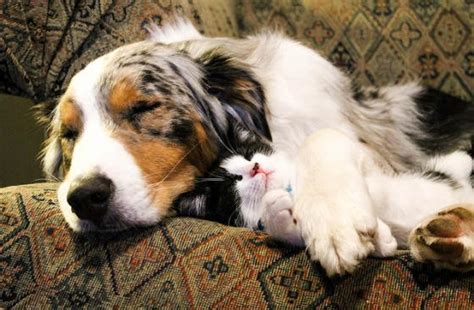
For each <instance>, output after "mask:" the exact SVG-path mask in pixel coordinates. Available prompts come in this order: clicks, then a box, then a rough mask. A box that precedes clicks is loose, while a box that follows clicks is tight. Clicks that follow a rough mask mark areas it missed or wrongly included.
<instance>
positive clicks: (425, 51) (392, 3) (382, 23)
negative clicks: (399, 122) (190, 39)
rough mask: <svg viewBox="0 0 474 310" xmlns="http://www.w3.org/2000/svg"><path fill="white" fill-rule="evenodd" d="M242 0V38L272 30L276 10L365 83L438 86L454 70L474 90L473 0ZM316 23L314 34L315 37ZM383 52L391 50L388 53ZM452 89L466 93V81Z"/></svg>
mask: <svg viewBox="0 0 474 310" xmlns="http://www.w3.org/2000/svg"><path fill="white" fill-rule="evenodd" d="M471 2H472V1H471ZM238 3H239V4H238V7H237V14H238V15H237V17H238V22H239V29H240V30H241V33H240V35H241V36H245V35H249V34H253V33H255V32H258V31H259V30H260V29H262V28H270V29H273V22H272V23H270V19H269V16H278V19H279V20H280V21H282V22H280V24H281V26H280V29H282V28H283V31H286V32H287V33H290V35H291V36H292V37H294V38H296V39H297V40H299V41H302V42H303V43H306V44H307V45H309V46H312V47H314V48H316V49H318V51H319V52H320V53H321V54H322V55H323V56H326V57H327V58H329V59H330V60H331V61H332V62H333V63H335V64H337V65H338V66H340V67H341V68H343V69H344V70H345V71H346V72H349V73H350V74H351V76H352V77H353V78H354V79H355V80H356V81H357V82H358V83H360V84H361V85H362V86H380V85H382V84H383V83H386V82H388V83H390V84H393V83H395V82H397V81H407V80H409V79H420V80H422V82H423V83H425V84H427V85H430V86H432V87H438V86H439V85H440V82H441V79H442V78H443V77H444V76H445V75H446V74H447V73H454V72H455V73H457V74H458V75H459V78H460V79H461V80H462V81H463V83H464V84H466V85H468V86H469V87H468V88H470V89H474V82H473V81H472V76H473V75H474V73H473V72H474V71H473V70H471V68H472V65H471V58H472V57H471V54H473V53H474V51H473V50H472V47H471V46H472V44H470V42H474V31H473V28H472V26H471V25H472V10H470V8H471V7H472V5H470V4H469V3H470V2H469V1H467V2H466V1H464V0H450V1H441V0H410V1H408V0H360V1H315V2H314V1H297V2H292V1H272V2H271V4H269V3H268V4H266V5H265V4H264V3H263V2H259V1H253V0H240V1H238ZM302 7H303V9H304V11H303V13H302V12H301V10H302ZM263 15H265V16H263ZM283 21H284V22H283ZM285 27H287V28H285ZM313 29H316V30H317V31H316V34H317V35H315V36H310V35H309V34H313V32H314V31H315V30H313ZM326 29H330V30H331V31H329V32H326ZM310 31H313V32H310ZM329 36H330V38H329ZM382 42H385V43H382ZM387 44H388V46H387ZM384 51H387V52H388V54H387V57H384V55H383V52H384ZM389 61H394V62H393V63H389ZM387 68H388V71H385V70H386V69H387ZM470 79H471V80H470ZM450 89H451V90H453V91H460V92H461V93H456V92H454V93H451V94H452V95H455V96H463V97H466V92H465V89H464V88H463V87H455V88H450Z"/></svg>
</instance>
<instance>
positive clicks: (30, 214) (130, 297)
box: [0, 184, 474, 309]
mask: <svg viewBox="0 0 474 310" xmlns="http://www.w3.org/2000/svg"><path fill="white" fill-rule="evenodd" d="M56 186H57V185H55V184H37V185H26V186H19V187H10V188H4V189H1V190H0V227H1V230H0V307H6V308H10V307H11V308H18V309H25V308H32V307H34V308H36V309H45V308H78V307H79V308H81V307H84V306H89V307H91V308H101V309H102V308H107V309H110V308H115V307H116V308H133V309H136V308H139V307H145V308H151V307H154V308H156V309H187V308H190V309H209V308H213V309H242V308H244V309H247V308H253V309H266V308H277V309H287V308H295V309H302V308H315V307H318V308H331V309H348V308H350V309H353V308H367V307H369V308H379V307H382V306H383V307H385V308H390V309H391V308H397V309H410V308H428V309H430V308H433V307H436V308H443V309H452V308H457V309H468V308H469V307H471V306H472V300H473V298H474V295H473V294H474V274H473V273H470V274H454V273H450V272H445V271H443V272H436V271H435V270H433V268H432V267H431V266H429V265H423V264H418V263H415V262H414V261H413V260H412V259H411V258H410V256H409V255H408V254H406V253H401V254H400V255H398V256H396V257H394V258H390V259H374V258H369V259H367V260H366V261H364V262H363V263H362V264H361V266H360V268H359V269H357V270H356V271H355V272H354V274H353V275H350V276H344V277H336V278H331V279H330V278H328V277H326V276H325V274H324V271H323V270H322V269H321V267H320V266H319V265H318V264H315V263H311V261H310V260H309V257H308V256H307V254H305V252H304V251H303V250H300V249H295V248H288V247H283V246H281V245H277V244H272V243H270V242H269V240H268V238H267V236H266V235H265V234H263V233H258V232H253V231H249V230H246V229H243V228H235V227H227V226H224V225H220V224H216V223H212V222H208V221H203V220H196V219H191V218H173V219H169V220H166V221H164V222H163V223H162V224H160V225H156V226H154V227H151V228H148V229H137V230H132V231H127V232H123V233H120V234H116V235H103V234H101V235H77V234H74V233H72V232H71V230H70V229H69V228H68V227H67V224H66V223H65V222H64V220H63V217H62V214H61V212H60V210H59V207H58V205H57V200H56Z"/></svg>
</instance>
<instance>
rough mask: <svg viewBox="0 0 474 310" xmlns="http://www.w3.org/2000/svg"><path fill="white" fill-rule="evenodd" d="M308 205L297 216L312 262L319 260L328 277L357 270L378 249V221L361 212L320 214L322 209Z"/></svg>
mask: <svg viewBox="0 0 474 310" xmlns="http://www.w3.org/2000/svg"><path fill="white" fill-rule="evenodd" d="M308 202H309V203H306V204H307V205H305V206H299V207H298V214H295V217H296V219H297V220H298V222H299V225H300V227H301V232H302V236H303V239H304V242H305V245H306V247H307V249H308V251H309V254H310V255H311V259H312V260H315V261H319V262H320V264H321V266H322V267H323V268H324V269H325V270H326V273H327V274H328V276H333V275H336V274H340V275H342V274H345V273H350V272H352V271H354V269H355V268H356V267H357V265H358V264H359V262H360V261H361V260H362V259H364V258H366V257H367V256H368V255H369V254H370V253H372V252H373V251H374V250H375V247H374V237H375V233H376V229H377V221H376V218H375V217H374V216H373V215H372V214H371V213H370V212H369V211H368V210H360V209H352V210H348V212H342V213H341V212H334V213H333V214H331V213H325V214H322V213H321V212H318V211H317V210H318V208H319V207H320V206H318V205H317V204H315V203H313V202H311V201H308ZM325 210H327V211H329V212H330V211H331V208H329V207H328V208H325ZM333 210H338V211H341V209H337V208H333ZM342 210H344V209H342ZM346 210H347V209H346Z"/></svg>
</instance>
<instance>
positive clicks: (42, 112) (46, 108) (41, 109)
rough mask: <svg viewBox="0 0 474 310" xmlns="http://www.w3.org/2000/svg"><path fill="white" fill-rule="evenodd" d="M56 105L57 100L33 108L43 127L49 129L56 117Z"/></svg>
mask: <svg viewBox="0 0 474 310" xmlns="http://www.w3.org/2000/svg"><path fill="white" fill-rule="evenodd" d="M56 105H57V100H56V99H53V100H48V101H44V102H40V103H37V104H35V105H34V106H33V110H34V114H35V118H36V121H37V122H38V123H39V124H41V125H43V126H47V127H49V126H50V125H51V121H52V120H53V117H54V110H55V108H56Z"/></svg>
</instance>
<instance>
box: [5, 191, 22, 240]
mask: <svg viewBox="0 0 474 310" xmlns="http://www.w3.org/2000/svg"><path fill="white" fill-rule="evenodd" d="M11 200H16V201H17V205H18V209H10V208H7V205H8V204H9V203H10V201H11ZM28 224H29V222H28V217H27V216H26V214H25V205H24V203H23V198H22V196H21V195H20V194H18V193H17V194H14V196H12V194H11V193H0V245H3V244H5V243H6V242H7V241H8V239H10V238H11V237H12V236H14V235H16V234H18V233H19V232H20V231H21V230H23V229H25V228H26V227H28Z"/></svg>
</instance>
